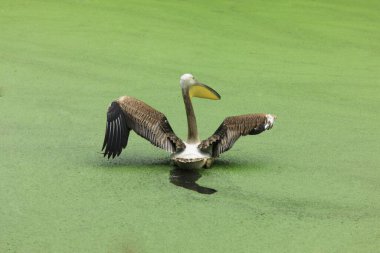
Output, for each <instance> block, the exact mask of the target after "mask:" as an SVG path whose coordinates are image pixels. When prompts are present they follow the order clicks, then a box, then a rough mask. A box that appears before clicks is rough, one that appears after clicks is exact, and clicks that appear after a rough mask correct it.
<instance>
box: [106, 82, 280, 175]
mask: <svg viewBox="0 0 380 253" xmlns="http://www.w3.org/2000/svg"><path fill="white" fill-rule="evenodd" d="M180 84H181V88H182V95H183V99H184V103H185V108H186V115H187V123H188V138H187V141H186V142H184V141H182V140H181V139H180V138H178V137H177V136H176V135H175V133H174V131H173V129H172V128H171V126H170V124H169V122H168V120H167V118H166V117H165V115H164V114H162V113H161V112H159V111H157V110H155V109H154V108H152V107H150V106H149V105H147V104H145V103H144V102H142V101H140V100H138V99H136V98H133V97H129V96H123V97H120V98H119V99H117V100H116V101H114V102H112V103H111V105H110V107H109V108H108V112H107V127H106V133H105V137H104V143H103V149H102V150H104V156H108V158H110V157H112V158H114V157H115V156H118V155H120V153H121V151H122V149H124V148H125V147H126V146H127V144H128V138H129V132H130V130H133V131H134V132H136V133H137V134H138V135H140V136H141V137H143V138H145V139H147V140H149V141H150V142H151V143H152V144H153V145H155V146H157V147H159V148H162V149H164V150H166V151H168V152H170V153H172V155H171V161H172V163H173V164H174V165H176V166H178V167H179V168H182V169H198V168H203V167H205V168H209V167H210V166H211V165H212V163H213V162H214V160H215V158H217V157H219V155H220V154H221V153H223V152H226V151H227V150H229V149H230V148H231V147H232V146H233V144H234V143H235V142H236V140H237V139H238V138H239V137H240V136H245V135H256V134H259V133H261V132H263V131H265V130H268V129H271V128H272V126H273V123H274V120H275V116H273V115H271V114H247V115H240V116H232V117H227V118H226V119H225V120H224V121H223V122H222V124H221V125H220V126H219V128H218V129H217V130H216V131H215V133H214V134H213V135H212V136H210V137H209V138H208V139H206V140H203V141H200V140H199V136H198V129H197V123H196V118H195V113H194V109H193V106H192V103H191V98H192V97H201V98H208V99H213V100H218V99H220V96H219V94H218V93H217V92H216V91H215V90H213V89H211V88H210V87H208V86H206V85H204V84H202V83H199V82H198V81H196V80H195V78H194V77H193V76H192V75H191V74H185V75H183V76H182V77H181V81H180Z"/></svg>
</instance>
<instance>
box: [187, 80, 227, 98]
mask: <svg viewBox="0 0 380 253" xmlns="http://www.w3.org/2000/svg"><path fill="white" fill-rule="evenodd" d="M189 96H190V98H192V97H198V98H207V99H212V100H219V99H220V95H219V94H218V92H216V91H215V90H214V89H212V88H211V87H209V86H207V85H206V84H203V83H199V82H196V83H195V84H193V85H191V86H190V88H189Z"/></svg>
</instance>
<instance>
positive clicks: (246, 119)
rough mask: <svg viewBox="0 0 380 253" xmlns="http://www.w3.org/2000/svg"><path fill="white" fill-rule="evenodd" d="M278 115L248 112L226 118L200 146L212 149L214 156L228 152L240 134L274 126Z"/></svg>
mask: <svg viewBox="0 0 380 253" xmlns="http://www.w3.org/2000/svg"><path fill="white" fill-rule="evenodd" d="M275 118H276V116H274V115H271V114H247V115H240V116H232V117H228V118H226V119H225V120H224V121H223V122H222V124H221V125H220V126H219V128H218V129H217V130H216V131H215V133H214V134H213V135H212V136H211V137H209V138H208V139H206V140H204V141H202V142H201V143H200V144H199V146H198V148H200V149H201V150H206V149H210V148H211V151H212V156H213V157H218V156H219V155H220V154H221V153H223V152H226V151H227V150H229V149H230V148H232V146H233V145H234V143H235V142H236V141H237V140H238V139H239V137H240V136H245V135H256V134H259V133H261V132H263V131H265V130H269V129H271V128H272V126H273V123H274V120H275Z"/></svg>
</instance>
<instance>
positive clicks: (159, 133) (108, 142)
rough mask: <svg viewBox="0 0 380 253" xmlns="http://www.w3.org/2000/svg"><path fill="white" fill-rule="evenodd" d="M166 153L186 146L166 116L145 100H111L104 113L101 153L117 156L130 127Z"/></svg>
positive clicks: (124, 98) (125, 98) (123, 145)
mask: <svg viewBox="0 0 380 253" xmlns="http://www.w3.org/2000/svg"><path fill="white" fill-rule="evenodd" d="M131 129H132V130H133V131H135V132H136V133H137V134H138V135H140V136H141V137H143V138H145V139H147V140H148V141H150V142H151V143H152V144H153V145H155V146H156V147H159V148H162V149H165V150H166V151H168V152H171V153H173V152H175V151H177V150H181V149H184V148H185V144H184V143H183V142H182V140H181V139H179V138H178V137H177V136H176V135H175V133H174V132H173V129H172V128H171V126H170V124H169V122H168V120H167V119H166V117H165V115H164V114H162V113H161V112H159V111H157V110H155V109H153V108H152V107H150V106H149V105H147V104H145V103H144V102H142V101H140V100H138V99H135V98H132V97H127V96H124V97H121V98H119V99H118V100H117V101H114V102H112V104H111V105H110V107H109V108H108V112H107V126H106V133H105V136H104V142H103V147H102V150H104V153H103V154H104V156H108V158H110V157H111V156H112V158H114V157H115V156H119V155H120V153H121V151H122V150H123V149H124V148H125V147H126V146H127V143H128V137H129V132H130V130H131Z"/></svg>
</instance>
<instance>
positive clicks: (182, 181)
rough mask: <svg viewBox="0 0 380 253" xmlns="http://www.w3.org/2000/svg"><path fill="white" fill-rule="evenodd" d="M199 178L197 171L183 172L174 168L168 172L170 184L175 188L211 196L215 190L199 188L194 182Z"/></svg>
mask: <svg viewBox="0 0 380 253" xmlns="http://www.w3.org/2000/svg"><path fill="white" fill-rule="evenodd" d="M200 177H201V174H200V173H199V172H198V171H197V170H184V169H178V168H174V169H172V170H171V171H170V182H171V183H172V184H175V185H177V186H180V187H183V188H186V189H189V190H193V191H196V192H199V193H202V194H213V193H215V192H217V191H216V190H215V189H211V188H207V187H204V186H200V185H199V184H197V183H196V181H197V180H198V179H199V178H200Z"/></svg>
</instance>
